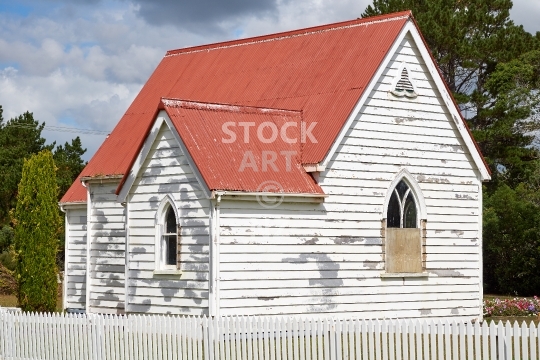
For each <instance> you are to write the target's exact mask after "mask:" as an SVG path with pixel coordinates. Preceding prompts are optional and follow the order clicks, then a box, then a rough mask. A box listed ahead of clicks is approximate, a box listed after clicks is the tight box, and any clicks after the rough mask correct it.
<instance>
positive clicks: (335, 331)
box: [0, 308, 540, 360]
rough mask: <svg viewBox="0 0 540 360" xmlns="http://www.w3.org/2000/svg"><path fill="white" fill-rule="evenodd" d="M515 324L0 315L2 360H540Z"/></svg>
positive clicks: (525, 331) (535, 340)
mask: <svg viewBox="0 0 540 360" xmlns="http://www.w3.org/2000/svg"><path fill="white" fill-rule="evenodd" d="M538 334H539V328H538V327H537V326H535V325H534V324H533V325H530V326H528V325H526V324H525V323H523V324H522V325H521V326H519V325H517V323H514V324H513V325H511V324H510V323H506V324H502V323H498V325H495V323H493V322H492V323H491V324H490V325H488V324H487V322H484V323H483V324H482V325H480V324H479V323H475V324H471V323H463V322H460V323H457V322H448V321H417V320H415V321H412V320H359V319H345V320H337V319H333V318H325V319H315V318H314V319H309V318H293V317H288V318H277V317H225V318H217V319H209V318H206V317H175V316H144V315H129V316H121V315H118V316H116V315H93V314H89V315H83V314H35V313H22V312H18V313H16V312H7V311H5V310H2V309H1V308H0V359H1V360H8V359H9V360H11V359H47V360H49V359H50V360H57V359H66V360H68V359H69V360H74V359H95V360H105V359H118V360H120V359H130V360H131V359H141V360H143V359H144V360H150V359H160V360H162V359H168V360H172V359H183V360H188V359H199V360H208V359H222V360H234V359H249V360H263V359H269V360H285V359H298V360H311V359H315V360H322V359H334V360H353V359H376V360H388V359H392V360H394V359H398V360H402V359H403V360H408V359H411V360H413V359H451V360H454V359H533V360H536V359H540V354H539V350H540V337H539V336H538Z"/></svg>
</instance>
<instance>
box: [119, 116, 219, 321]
mask: <svg viewBox="0 0 540 360" xmlns="http://www.w3.org/2000/svg"><path fill="white" fill-rule="evenodd" d="M166 195H170V196H171V197H172V198H173V199H174V201H175V204H176V205H177V206H178V214H179V218H180V219H179V225H180V227H181V231H180V245H179V254H180V265H179V270H180V274H179V275H163V274H155V273H154V270H155V241H156V240H155V234H156V229H155V218H156V211H157V209H158V206H159V204H160V203H161V201H162V200H163V198H164V197H165V196H166ZM128 209H129V210H128V211H129V221H128V223H129V240H128V243H129V245H128V246H129V264H128V266H129V269H128V273H129V280H128V311H129V312H131V313H170V314H191V315H203V314H206V315H208V277H209V272H208V266H209V236H210V235H209V217H210V201H209V200H208V199H206V197H205V195H204V194H203V192H202V190H201V189H200V186H199V184H198V182H197V180H196V178H195V175H194V173H193V171H192V169H191V168H190V166H189V165H188V162H187V159H186V157H185V156H184V155H183V154H182V151H181V150H180V147H179V145H178V143H177V141H176V139H175V138H174V137H173V134H172V133H171V131H170V130H169V128H168V126H167V125H166V124H163V125H162V127H161V129H160V131H159V133H158V135H157V137H156V140H155V141H154V144H153V145H152V147H151V149H150V152H149V153H148V155H147V157H146V160H145V162H144V163H143V166H142V167H141V170H140V173H139V174H138V176H137V178H136V179H135V182H134V184H133V186H132V188H131V191H130V194H129V196H128Z"/></svg>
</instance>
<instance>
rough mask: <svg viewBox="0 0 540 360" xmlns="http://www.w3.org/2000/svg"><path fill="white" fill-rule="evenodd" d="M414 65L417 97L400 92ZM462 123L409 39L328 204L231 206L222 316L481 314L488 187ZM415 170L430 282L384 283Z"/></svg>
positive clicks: (337, 164) (330, 185)
mask: <svg viewBox="0 0 540 360" xmlns="http://www.w3.org/2000/svg"><path fill="white" fill-rule="evenodd" d="M403 61H406V62H407V63H408V67H409V69H410V70H411V77H412V78H413V79H414V80H413V81H415V82H416V85H417V89H418V93H419V96H418V97H417V98H415V99H408V98H398V97H395V96H394V95H392V94H390V93H389V91H390V90H391V89H390V87H391V83H392V80H393V78H394V76H395V75H396V74H397V72H398V68H399V66H400V64H401V62H403ZM452 121H453V120H451V116H450V114H449V113H448V112H447V109H445V108H444V105H443V101H442V99H441V98H440V95H439V93H438V91H437V90H436V88H435V85H434V82H433V80H432V79H431V78H430V77H429V72H428V70H427V68H426V66H425V64H424V63H423V61H422V59H421V57H420V55H419V51H418V49H416V47H415V45H413V41H412V40H411V39H409V38H405V40H404V41H403V42H402V44H401V45H400V47H399V49H398V51H397V53H396V54H395V55H394V56H393V58H392V59H391V61H390V63H389V66H388V67H387V68H386V70H385V71H384V72H383V75H382V77H381V79H379V81H378V83H377V84H376V86H375V88H374V89H373V91H372V92H371V94H370V96H369V98H368V100H367V102H366V104H365V106H363V107H362V109H361V110H360V114H359V115H358V117H357V119H356V120H355V122H354V123H353V126H352V128H351V129H350V131H348V133H347V134H346V136H345V137H344V139H343V140H342V142H341V145H340V147H339V148H338V150H337V152H336V154H335V155H334V157H333V159H332V160H331V161H330V162H329V164H328V166H327V170H326V171H325V172H323V173H321V174H320V179H319V181H320V184H321V186H322V188H323V189H324V192H325V193H326V194H328V195H329V196H328V197H327V198H326V199H325V202H324V203H322V204H318V205H317V204H302V203H286V202H284V203H282V204H281V205H280V206H278V207H276V208H273V209H266V208H262V207H261V206H260V205H259V204H257V202H240V201H236V202H233V201H224V202H223V203H222V205H221V215H220V224H221V229H220V285H219V286H220V313H221V314H222V315H234V314H246V315H247V314H306V313H326V314H328V313H331V314H336V315H339V314H342V315H344V314H348V316H350V315H358V316H361V317H366V318H374V317H377V318H380V317H387V318H389V317H456V316H462V317H467V318H477V317H479V316H481V313H480V311H481V310H480V309H481V307H480V304H481V303H480V285H481V280H480V276H481V259H480V256H481V244H480V242H481V241H480V239H479V236H480V235H481V234H480V233H479V226H480V225H479V224H481V213H480V209H481V202H480V201H481V197H480V195H479V191H481V189H480V185H481V184H480V182H479V180H478V171H477V169H476V167H475V165H474V162H473V161H472V159H471V156H470V154H468V153H467V149H466V146H465V145H464V143H463V141H462V139H461V138H460V135H459V132H458V131H457V129H456V128H455V125H454V124H453V122H452ZM403 168H406V169H407V170H408V171H409V172H410V173H411V174H412V176H413V177H414V178H415V179H416V180H417V182H418V184H419V187H420V189H421V190H422V193H423V196H424V198H425V205H426V211H427V223H426V247H425V250H426V258H425V265H426V272H428V273H429V277H425V278H414V277H410V278H381V274H382V273H384V266H385V264H384V261H383V236H382V234H381V221H382V219H383V218H385V217H386V215H385V209H383V207H384V201H385V196H386V193H387V191H388V188H389V186H390V184H391V182H392V181H393V180H394V178H395V177H396V175H397V174H398V173H399V171H400V170H401V169H403Z"/></svg>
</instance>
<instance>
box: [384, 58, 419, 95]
mask: <svg viewBox="0 0 540 360" xmlns="http://www.w3.org/2000/svg"><path fill="white" fill-rule="evenodd" d="M403 70H406V71H407V77H408V79H409V82H410V83H411V85H412V87H413V92H412V93H410V92H407V91H404V92H399V91H397V90H396V87H397V85H398V83H399V81H400V80H401V74H402V73H403ZM411 74H412V72H411V69H410V67H409V65H408V64H407V63H405V62H402V63H401V64H400V65H399V68H398V71H397V74H396V76H395V77H394V80H393V81H392V87H391V88H390V89H391V90H390V92H391V93H392V94H393V95H394V96H397V97H404V96H405V97H408V98H411V99H413V98H415V97H417V96H418V88H417V87H416V83H415V81H414V79H413V78H412V76H411Z"/></svg>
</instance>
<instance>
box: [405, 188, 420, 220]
mask: <svg viewBox="0 0 540 360" xmlns="http://www.w3.org/2000/svg"><path fill="white" fill-rule="evenodd" d="M403 222H404V224H403V227H404V228H415V227H416V226H417V223H416V204H415V203H414V198H413V196H412V194H411V193H409V195H408V196H407V200H405V206H404V207H403Z"/></svg>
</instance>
